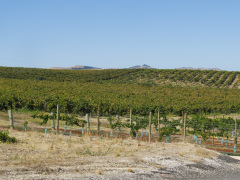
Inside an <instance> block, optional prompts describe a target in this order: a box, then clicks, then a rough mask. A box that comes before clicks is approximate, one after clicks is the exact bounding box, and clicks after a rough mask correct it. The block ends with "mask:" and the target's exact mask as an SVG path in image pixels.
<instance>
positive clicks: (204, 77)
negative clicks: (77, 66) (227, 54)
mask: <svg viewBox="0 0 240 180" xmlns="http://www.w3.org/2000/svg"><path fill="white" fill-rule="evenodd" d="M0 78H8V79H34V80H46V81H59V82H64V81H71V82H99V83H103V82H111V83H127V84H135V83H137V84H143V85H167V84H170V85H178V86H190V87H195V86H202V87H214V88H240V80H239V72H229V71H213V70H179V69H173V70H158V69H109V70H79V71H72V70H49V69H34V68H9V67H0Z"/></svg>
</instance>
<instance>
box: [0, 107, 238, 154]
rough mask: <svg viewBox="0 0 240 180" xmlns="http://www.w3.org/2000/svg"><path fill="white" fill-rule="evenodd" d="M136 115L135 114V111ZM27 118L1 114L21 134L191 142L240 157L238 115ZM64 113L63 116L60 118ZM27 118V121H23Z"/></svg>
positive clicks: (3, 122) (46, 115)
mask: <svg viewBox="0 0 240 180" xmlns="http://www.w3.org/2000/svg"><path fill="white" fill-rule="evenodd" d="M131 112H132V111H131ZM31 114H32V115H31V117H30V116H29V115H27V116H25V113H24V112H23V113H22V112H20V113H19V112H14V116H13V117H14V118H10V119H14V120H13V121H12V122H11V123H10V124H9V120H8V118H7V114H6V113H2V114H1V118H0V122H1V125H0V128H1V129H2V128H7V129H9V127H12V128H14V129H16V130H20V131H25V132H27V131H40V132H43V133H45V134H46V133H53V134H56V132H57V133H61V134H64V135H69V136H72V135H75V136H85V135H91V136H95V137H97V136H98V137H101V139H103V138H121V139H128V138H130V137H131V138H132V139H136V140H138V141H146V142H149V141H151V142H166V143H169V142H182V141H187V142H191V143H196V144H199V145H204V146H205V147H206V148H208V149H214V150H216V151H219V152H223V153H228V154H236V153H237V154H239V153H240V151H239V148H240V146H239V142H238V141H239V133H238V130H239V129H240V120H238V119H236V118H237V117H238V116H236V115H235V117H234V116H232V117H231V116H228V117H225V116H224V115H223V116H221V115H214V116H202V115H192V116H187V113H185V114H184V115H183V117H169V116H166V115H165V114H161V113H160V112H158V113H155V114H152V113H150V114H149V116H139V115H134V114H130V116H119V115H117V116H103V115H100V114H97V115H94V114H86V115H85V116H79V115H74V114H71V115H70V114H65V113H60V112H58V113H57V114H58V115H57V114H56V113H53V112H51V113H46V112H35V113H33V112H32V113H31ZM60 114H61V115H60ZM22 115H24V116H25V121H24V120H23V119H22V118H21V117H22Z"/></svg>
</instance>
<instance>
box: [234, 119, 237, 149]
mask: <svg viewBox="0 0 240 180" xmlns="http://www.w3.org/2000/svg"><path fill="white" fill-rule="evenodd" d="M237 138H238V137H237V118H236V119H235V141H234V144H235V146H237Z"/></svg>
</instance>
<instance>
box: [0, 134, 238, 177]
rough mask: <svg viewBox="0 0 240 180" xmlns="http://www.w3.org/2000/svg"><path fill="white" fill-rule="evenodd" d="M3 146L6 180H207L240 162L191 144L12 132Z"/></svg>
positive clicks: (0, 161)
mask: <svg viewBox="0 0 240 180" xmlns="http://www.w3.org/2000/svg"><path fill="white" fill-rule="evenodd" d="M10 136H14V137H16V138H17V139H18V143H17V144H3V143H0V179H24V180H25V179H114V180H115V179H198V178H199V179H201V178H203V179H206V177H211V176H212V177H214V176H216V174H221V173H222V174H226V173H228V172H233V171H234V172H236V171H238V170H239V168H240V161H239V160H236V159H233V158H231V157H229V156H226V155H220V154H219V153H216V152H214V151H211V150H207V149H205V148H203V147H200V146H198V145H194V144H190V143H184V142H181V143H169V144H166V143H150V144H149V143H147V142H139V141H136V140H132V139H130V138H129V139H126V140H121V139H116V138H112V139H108V138H104V139H100V138H99V137H91V136H88V135H85V136H83V137H76V136H64V135H60V134H57V135H56V134H50V133H49V134H44V133H40V132H26V133H25V132H19V131H14V130H13V131H10Z"/></svg>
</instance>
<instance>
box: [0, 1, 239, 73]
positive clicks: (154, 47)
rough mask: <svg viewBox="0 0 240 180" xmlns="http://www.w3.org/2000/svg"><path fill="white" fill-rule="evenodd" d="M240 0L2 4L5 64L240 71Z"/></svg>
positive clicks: (0, 60)
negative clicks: (138, 66) (142, 66)
mask: <svg viewBox="0 0 240 180" xmlns="http://www.w3.org/2000/svg"><path fill="white" fill-rule="evenodd" d="M239 22H240V1H239V0H229V1H226V0H0V66H8V67H36V68H50V67H71V66H75V65H84V66H93V67H99V68H128V67H131V66H135V65H143V64H147V65H150V66H151V67H153V68H158V69H175V68H181V67H193V68H201V67H204V68H220V69H222V70H229V71H240V63H239V62H240V23H239Z"/></svg>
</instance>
